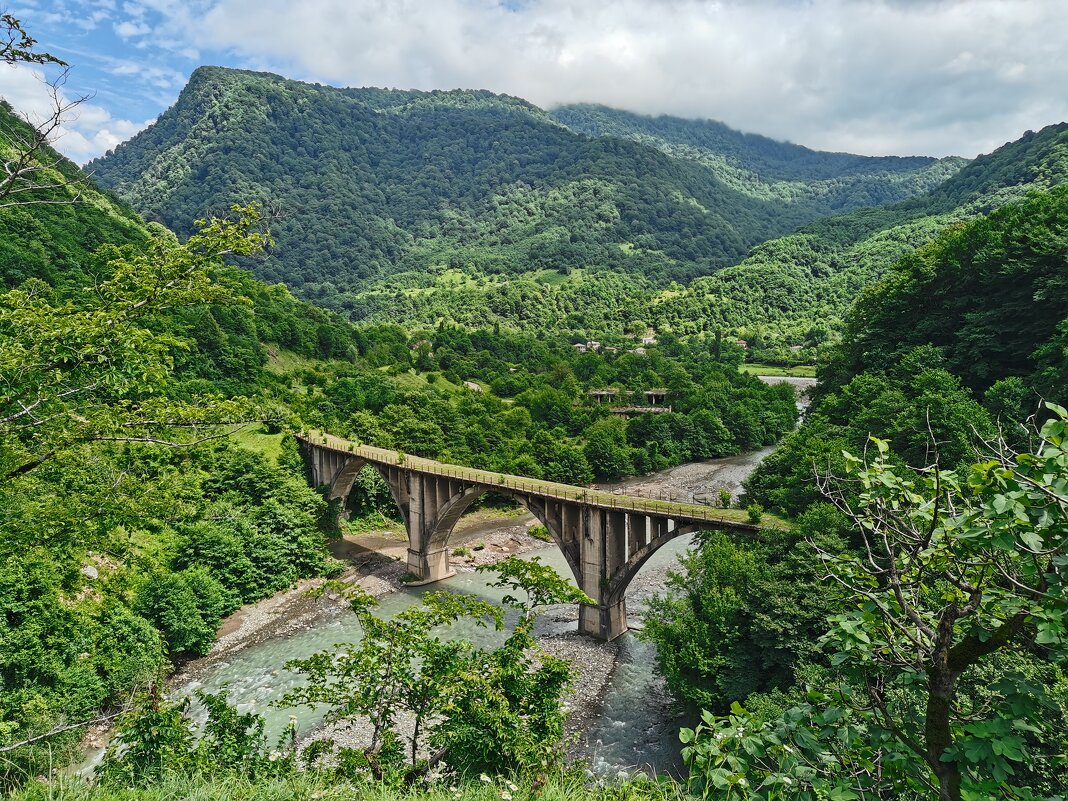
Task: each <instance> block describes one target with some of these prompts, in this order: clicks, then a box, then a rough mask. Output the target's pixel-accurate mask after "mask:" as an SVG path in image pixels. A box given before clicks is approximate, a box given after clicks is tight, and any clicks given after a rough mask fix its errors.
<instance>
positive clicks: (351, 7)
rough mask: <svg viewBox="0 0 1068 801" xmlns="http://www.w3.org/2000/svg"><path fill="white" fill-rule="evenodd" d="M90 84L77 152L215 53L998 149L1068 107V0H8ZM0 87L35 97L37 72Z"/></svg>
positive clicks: (809, 133) (152, 111)
mask: <svg viewBox="0 0 1068 801" xmlns="http://www.w3.org/2000/svg"><path fill="white" fill-rule="evenodd" d="M5 9H6V10H7V11H9V12H11V13H12V14H14V15H15V16H16V17H18V18H20V19H21V20H22V21H23V23H24V25H25V27H26V28H27V30H29V31H30V33H31V34H33V35H34V36H35V37H36V38H37V39H38V40H39V41H40V43H41V45H40V46H41V47H42V48H43V49H46V50H48V51H50V52H52V53H54V54H56V55H58V56H60V57H62V58H63V59H65V60H66V61H68V62H70V63H71V64H72V65H74V69H73V71H72V73H71V78H70V81H69V83H68V84H67V87H66V90H65V91H66V93H67V94H68V95H70V96H74V95H82V94H91V95H92V98H91V100H90V101H89V102H87V103H85V104H83V106H82V109H81V113H80V115H79V118H78V119H77V120H75V121H73V122H72V123H71V124H70V125H69V126H68V128H67V131H66V133H65V135H64V136H63V138H62V139H61V140H60V141H59V142H57V145H58V146H59V148H60V149H61V150H63V151H65V152H66V153H67V154H68V155H70V156H71V157H72V158H74V159H75V160H77V161H79V162H84V161H85V160H87V159H89V158H91V157H93V156H96V155H99V154H100V153H102V152H104V151H105V150H107V149H108V148H110V147H114V146H115V145H116V144H118V143H119V142H121V141H123V140H125V139H128V138H129V137H130V136H132V135H133V134H134V133H135V132H136V131H138V130H139V129H140V128H142V127H143V126H144V125H146V124H148V122H150V121H151V120H153V119H154V118H155V117H156V116H157V115H158V114H159V113H160V112H162V111H163V110H164V109H165V108H167V107H168V106H169V105H171V104H172V103H173V102H174V100H175V98H176V97H177V95H178V92H179V91H180V90H181V88H182V86H183V85H184V84H185V81H186V79H187V78H188V76H189V73H190V72H192V70H193V69H194V68H196V67H197V66H198V65H201V64H221V65H225V66H234V67H243V68H248V69H257V70H269V71H271V72H277V73H280V74H282V75H285V76H287V77H290V78H297V79H301V80H309V81H319V82H321V83H329V84H333V85H339V86H386V87H398V88H405V89H407V88H415V89H455V88H479V89H490V90H493V91H495V92H504V93H508V94H513V95H518V96H520V97H524V98H526V99H528V100H530V101H532V102H534V103H537V104H538V105H540V106H543V107H550V106H553V105H555V104H560V103H572V102H579V101H582V102H596V103H603V104H606V105H610V106H615V107H618V108H625V109H628V110H631V111H638V112H643V113H649V114H675V115H679V116H684V117H697V118H710V119H715V120H720V121H722V122H725V123H727V124H728V125H730V126H732V127H735V128H739V129H742V130H745V131H752V132H756V133H761V134H765V135H767V136H772V137H775V138H777V139H786V140H789V141H792V142H797V143H800V144H803V145H808V146H809V147H813V148H818V149H821V150H842V151H849V152H855V153H865V154H873V155H883V154H897V155H912V154H922V155H934V156H944V155H951V154H953V155H963V156H975V155H976V154H978V153H983V152H989V151H990V150H992V149H993V148H995V147H997V146H999V145H1001V144H1003V143H1004V142H1006V141H1009V140H1011V139H1016V138H1018V137H1019V136H1020V135H1021V134H1022V133H1023V132H1024V131H1025V130H1027V129H1036V130H1037V129H1038V128H1041V127H1042V126H1044V125H1048V124H1050V123H1053V122H1060V121H1063V120H1066V119H1068V58H1066V53H1068V0H967V2H965V1H964V0H961V1H960V2H951V1H949V0H946V1H945V2H941V1H937V0H882V1H881V2H877V1H876V0H748V2H746V1H744V0H724V1H723V2H712V1H711V0H615V2H601V0H508V1H505V2H494V0H423V1H422V2H419V1H417V0H126V1H125V2H124V0H0V10H5ZM0 95H2V96H4V97H6V98H7V99H8V100H10V101H11V102H12V103H13V104H14V105H15V106H16V107H17V108H20V109H23V110H24V111H26V112H28V113H31V114H32V113H33V111H34V109H35V108H37V107H39V105H40V102H41V101H40V98H41V96H42V95H41V91H40V84H39V81H38V80H37V76H35V75H34V74H33V72H32V71H30V70H28V69H25V68H19V69H14V68H11V67H7V66H4V65H0Z"/></svg>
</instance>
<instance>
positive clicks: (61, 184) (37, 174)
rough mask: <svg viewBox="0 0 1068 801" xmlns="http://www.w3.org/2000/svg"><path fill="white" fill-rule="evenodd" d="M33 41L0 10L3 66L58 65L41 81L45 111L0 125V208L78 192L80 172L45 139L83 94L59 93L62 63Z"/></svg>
mask: <svg viewBox="0 0 1068 801" xmlns="http://www.w3.org/2000/svg"><path fill="white" fill-rule="evenodd" d="M36 45H37V40H36V39H34V38H33V37H31V36H30V35H29V34H28V33H27V32H26V30H25V29H24V28H23V27H22V23H20V22H19V20H17V19H15V17H13V16H12V15H10V14H3V15H0V62H3V63H5V64H7V65H9V66H16V65H18V64H37V65H41V66H47V65H52V66H58V67H60V68H61V70H60V73H59V75H58V76H57V77H56V78H53V79H52V80H50V81H49V80H45V79H44V78H41V80H42V82H44V85H45V90H46V92H47V94H48V99H49V111H48V113H47V114H45V115H44V116H43V117H41V118H40V119H36V120H33V121H30V120H27V121H26V122H25V123H24V124H19V123H18V122H15V124H13V125H10V126H5V127H4V128H3V129H0V162H2V164H0V166H2V171H0V209H2V208H5V207H8V206H23V205H32V204H40V203H74V202H76V201H78V200H79V199H80V197H81V189H82V188H83V187H84V186H85V185H86V183H87V178H86V176H85V175H84V174H83V173H81V172H80V171H78V170H77V169H76V168H75V167H74V166H73V165H72V164H70V163H69V162H67V160H66V159H64V158H63V157H62V156H60V155H59V154H58V153H56V152H55V151H54V150H53V149H52V148H51V146H50V145H49V142H50V141H51V139H52V137H53V136H55V134H56V133H57V132H58V131H59V129H60V128H61V127H62V125H63V121H64V120H65V119H67V118H68V117H69V116H70V113H71V111H73V110H74V109H75V108H77V107H78V106H79V105H81V104H82V103H84V102H85V101H86V100H87V99H88V97H87V96H81V97H76V98H75V99H73V100H69V99H67V98H66V96H65V95H64V93H63V87H64V86H65V85H66V83H67V77H68V74H69V69H70V68H69V67H68V66H67V63H66V62H65V61H63V60H61V59H59V58H56V57H55V56H53V55H51V54H50V53H44V52H40V51H35V49H34V48H35V46H36Z"/></svg>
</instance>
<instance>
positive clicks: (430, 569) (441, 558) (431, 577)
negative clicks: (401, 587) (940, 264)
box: [408, 548, 456, 586]
mask: <svg viewBox="0 0 1068 801" xmlns="http://www.w3.org/2000/svg"><path fill="white" fill-rule="evenodd" d="M408 572H409V573H411V574H412V575H413V576H417V577H418V581H414V582H412V585H414V586H418V585H420V584H429V583H430V582H432V581H440V580H441V579H445V578H449V576H455V575H456V571H455V570H452V569H451V568H450V567H449V551H448V549H446V548H442V549H441V550H440V551H418V550H413V549H411V548H409V549H408Z"/></svg>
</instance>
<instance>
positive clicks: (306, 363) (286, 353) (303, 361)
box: [267, 348, 315, 375]
mask: <svg viewBox="0 0 1068 801" xmlns="http://www.w3.org/2000/svg"><path fill="white" fill-rule="evenodd" d="M314 366H315V360H314V359H309V358H307V357H306V356H301V355H300V354H298V353H293V351H290V350H284V349H281V348H280V349H279V350H278V351H274V350H273V349H272V350H271V351H269V352H268V354H267V369H268V370H269V371H271V372H272V373H276V374H278V375H284V374H286V373H292V372H293V371H295V370H307V369H309V368H312V367H314Z"/></svg>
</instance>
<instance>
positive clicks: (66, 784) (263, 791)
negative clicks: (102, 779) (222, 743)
mask: <svg viewBox="0 0 1068 801" xmlns="http://www.w3.org/2000/svg"><path fill="white" fill-rule="evenodd" d="M513 787H514V788H515V789H514V790H513V789H512V788H513ZM11 798H12V800H13V801H179V799H190V800H192V799H196V801H353V799H360V801H501V799H502V798H505V799H507V798H511V799H513V801H534V799H537V800H538V801H676V800H677V799H680V798H682V793H681V791H680V789H679V788H678V787H677V786H675V785H672V784H669V783H664V782H659V783H658V782H653V781H651V780H649V779H646V778H644V777H639V778H636V779H633V780H630V781H627V782H622V783H610V784H604V785H601V784H593V783H590V780H589V779H588V778H586V777H585V776H584V775H581V774H579V773H578V772H577V771H571V772H569V773H567V774H563V775H555V776H550V777H548V778H546V779H545V781H544V783H542V782H531V781H519V782H517V783H516V784H512V783H511V782H509V781H508V780H507V779H504V778H494V779H491V780H490V781H477V780H476V781H471V782H466V783H463V784H458V785H457V784H453V783H451V782H449V781H448V780H444V781H441V782H439V783H438V784H435V785H433V786H431V787H429V788H413V789H407V790H399V789H393V788H390V787H386V786H384V785H381V784H375V783H362V782H361V783H355V782H349V781H345V780H339V779H338V778H337V777H336V776H330V775H327V774H321V773H316V772H310V773H294V774H292V775H290V776H285V777H282V778H277V779H265V780H263V781H259V782H252V781H248V780H245V779H237V778H226V779H213V778H210V777H204V776H169V777H167V778H165V779H163V780H162V781H161V782H160V783H159V784H156V785H153V786H151V787H146V788H138V789H130V788H110V787H101V786H98V785H93V784H90V783H89V782H87V781H84V780H82V779H75V778H71V777H61V778H56V779H54V780H52V781H49V782H43V781H37V782H32V783H30V784H28V785H27V786H26V787H25V788H24V789H22V790H21V791H19V792H17V793H15V794H14V795H12V796H11Z"/></svg>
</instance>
